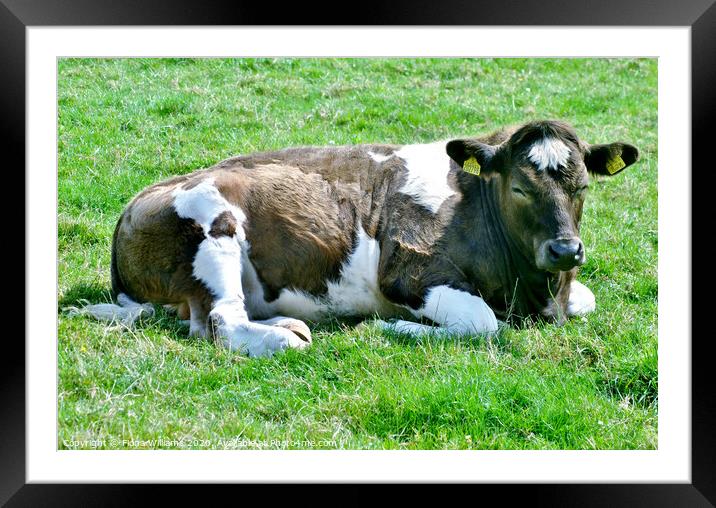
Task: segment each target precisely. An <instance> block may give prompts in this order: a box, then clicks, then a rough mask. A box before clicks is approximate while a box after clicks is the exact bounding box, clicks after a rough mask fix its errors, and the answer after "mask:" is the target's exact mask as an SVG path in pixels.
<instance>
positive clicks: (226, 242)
mask: <svg viewBox="0 0 716 508" xmlns="http://www.w3.org/2000/svg"><path fill="white" fill-rule="evenodd" d="M193 267H194V271H193V273H194V277H196V278H197V279H199V280H200V281H202V282H203V283H204V285H205V286H206V287H207V288H209V289H210V290H211V292H212V293H213V294H214V295H215V296H216V297H217V299H218V300H219V301H233V302H241V301H242V300H243V298H244V293H243V289H242V287H241V249H240V247H239V244H238V242H237V241H236V238H232V237H228V236H220V237H219V238H213V237H211V236H208V237H206V238H205V239H204V240H203V241H202V242H201V243H200V244H199V249H198V250H197V251H196V256H195V257H194V263H193ZM241 306H242V308H243V303H242V304H241Z"/></svg>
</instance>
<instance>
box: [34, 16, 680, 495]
mask: <svg viewBox="0 0 716 508" xmlns="http://www.w3.org/2000/svg"><path fill="white" fill-rule="evenodd" d="M26 33H27V43H28V44H27V146H26V150H27V173H26V189H27V196H26V203H27V205H26V206H27V210H26V217H27V233H26V238H27V240H26V242H27V244H26V247H27V250H26V252H27V253H28V254H27V256H28V259H27V261H28V265H27V266H28V271H27V275H26V278H27V280H26V282H27V288H28V291H27V293H26V298H27V301H26V307H25V308H26V309H27V312H26V319H27V323H26V330H27V343H26V352H27V355H26V361H27V370H26V373H27V409H26V417H27V476H26V478H27V481H28V482H29V483H32V482H45V481H54V482H57V481H59V482H62V481H74V482H77V481H83V482H108V481H109V482H111V481H138V482H154V481H166V482H171V481H190V480H191V481H199V482H226V481H310V480H321V481H342V480H360V481H424V480H433V481H485V482H501V481H520V482H525V481H526V482H546V481H561V482H589V481H594V482H665V481H668V482H683V483H689V482H690V479H691V470H690V469H691V468H690V462H691V458H690V456H691V454H690V447H691V422H690V415H691V389H690V383H691V377H690V373H691V366H690V358H691V322H690V308H691V302H690V295H691V290H690V263H691V261H690V260H691V252H690V246H691V237H690V231H691V227H690V222H691V218H690V203H691V197H690V187H691V157H690V153H691V115H690V111H691V93H690V90H691V83H690V76H691V66H690V59H691V52H690V36H691V31H690V28H689V27H672V28H644V27H641V28H595V27H590V28H516V27H511V28H504V27H486V28H474V27H454V28H422V27H421V28H255V27H251V28H241V27H231V28H226V27H211V28H199V27H194V28H186V27H185V28H146V27H143V28H119V27H106V28H46V27H41V28H40V27H35V28H32V27H28V29H27V32H26ZM61 56H88V57H89V56H102V57H110V56H152V57H153V56H177V57H179V56H182V57H183V56H197V57H198V56H216V57H219V56H220V57H242V56H247V57H250V56H415V57H429V56H432V57H444V56H464V57H472V56H474V57H488V56H494V57H509V56H514V57H518V56H519V57H545V56H549V57H590V56H593V57H627V56H630V57H631V56H643V57H658V58H659V175H658V190H659V200H658V203H659V427H658V432H659V447H658V450H648V451H619V450H615V451H358V450H356V451H268V450H267V451H183V450H182V451H179V450H160V451H146V450H137V451H134V450H127V451H67V450H62V451H58V450H57V434H56V423H57V416H56V409H57V363H56V361H57V348H56V345H57V329H56V316H57V294H56V281H57V248H56V247H57V225H56V221H57V181H56V178H57V167H56V152H57V143H56V116H55V115H56V104H57V97H56V85H57V76H56V59H57V57H61ZM667 139H668V144H667V143H666V142H665V141H664V140H667ZM666 168H668V169H669V171H671V172H672V175H674V173H675V172H676V173H677V174H678V177H672V178H666V177H665V169H666ZM50 245H54V248H51V247H50ZM685 245H688V246H689V249H684V248H683V246H685ZM664 267H668V271H667V270H665V269H664Z"/></svg>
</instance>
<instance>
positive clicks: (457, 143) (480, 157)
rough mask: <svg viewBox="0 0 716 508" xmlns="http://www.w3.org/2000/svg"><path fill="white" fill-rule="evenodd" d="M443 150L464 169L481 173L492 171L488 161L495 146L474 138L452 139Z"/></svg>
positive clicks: (495, 150)
mask: <svg viewBox="0 0 716 508" xmlns="http://www.w3.org/2000/svg"><path fill="white" fill-rule="evenodd" d="M445 151H447V154H448V155H449V156H450V158H451V159H452V160H454V161H455V162H456V163H457V164H458V166H460V167H461V168H462V169H463V170H464V171H466V172H467V173H472V174H473V175H481V174H483V173H489V172H491V171H492V164H490V162H491V161H492V159H493V158H494V157H495V153H496V152H497V148H496V147H494V146H492V145H488V144H486V143H481V142H479V141H475V140H474V139H454V140H452V141H449V142H448V144H447V145H446V146H445Z"/></svg>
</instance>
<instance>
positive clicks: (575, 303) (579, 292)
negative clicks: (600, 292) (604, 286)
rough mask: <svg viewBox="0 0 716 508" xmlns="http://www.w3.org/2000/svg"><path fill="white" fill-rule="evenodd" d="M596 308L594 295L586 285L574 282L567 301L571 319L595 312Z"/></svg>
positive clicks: (568, 313)
mask: <svg viewBox="0 0 716 508" xmlns="http://www.w3.org/2000/svg"><path fill="white" fill-rule="evenodd" d="M595 308H596V301H595V299H594V293H592V292H591V290H590V289H589V288H588V287H587V286H585V285H584V284H582V283H580V282H577V281H576V280H573V281H572V284H571V286H570V290H569V300H568V301H567V315H568V316H569V317H572V316H584V315H585V314H588V313H590V312H593V311H594V309H595Z"/></svg>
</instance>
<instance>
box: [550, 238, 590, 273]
mask: <svg viewBox="0 0 716 508" xmlns="http://www.w3.org/2000/svg"><path fill="white" fill-rule="evenodd" d="M547 259H548V261H549V264H550V265H552V267H553V268H556V269H558V270H562V271H564V270H571V269H572V268H574V267H575V266H578V265H581V264H584V244H582V241H581V240H580V239H579V238H560V239H557V240H549V241H548V242H547Z"/></svg>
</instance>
